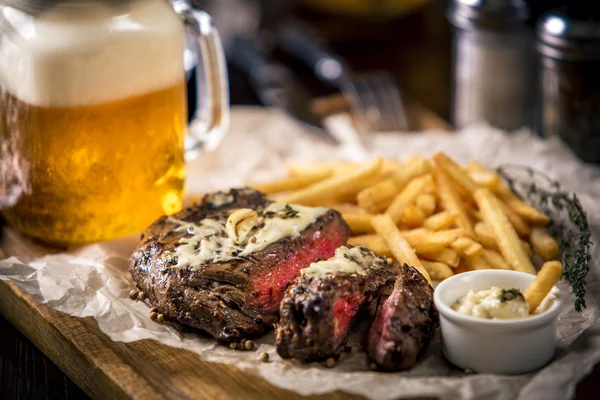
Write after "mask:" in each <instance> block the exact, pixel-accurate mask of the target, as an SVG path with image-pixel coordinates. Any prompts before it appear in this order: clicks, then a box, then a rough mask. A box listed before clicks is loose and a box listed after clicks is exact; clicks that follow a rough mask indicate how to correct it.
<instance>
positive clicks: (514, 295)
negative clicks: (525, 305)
mask: <svg viewBox="0 0 600 400" xmlns="http://www.w3.org/2000/svg"><path fill="white" fill-rule="evenodd" d="M515 299H521V300H525V297H523V293H521V291H520V290H519V289H514V288H513V289H502V291H501V292H500V302H501V303H504V302H506V301H511V300H515Z"/></svg>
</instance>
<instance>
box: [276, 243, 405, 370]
mask: <svg viewBox="0 0 600 400" xmlns="http://www.w3.org/2000/svg"><path fill="white" fill-rule="evenodd" d="M348 247H350V246H348ZM365 250H367V249H365ZM367 251H369V252H371V250H367ZM371 253H372V252H371ZM373 255H374V253H373ZM379 259H380V261H382V262H383V263H384V266H385V267H384V268H378V269H376V268H369V266H366V269H367V274H366V275H357V274H347V273H338V274H335V275H327V276H326V277H323V278H316V277H311V276H307V275H303V276H300V277H298V278H297V279H296V282H295V283H294V284H293V285H292V286H290V287H289V288H288V290H287V291H286V293H285V296H284V298H283V300H282V301H281V307H280V310H279V314H280V318H279V322H278V323H277V324H276V328H275V329H276V336H277V338H276V347H277V352H278V353H279V355H280V356H281V357H282V358H296V359H299V360H302V361H306V362H308V361H320V360H324V359H327V358H329V357H333V356H336V355H337V354H339V352H340V349H341V347H342V345H343V344H344V343H345V341H346V339H347V337H348V334H349V332H350V329H351V328H352V326H353V324H354V322H356V321H355V320H356V316H357V315H359V313H360V314H362V312H361V311H364V310H366V309H368V307H369V305H370V304H371V303H372V302H373V300H375V299H377V298H378V296H379V293H380V291H381V290H385V289H386V288H387V289H388V291H389V290H391V288H392V286H393V283H394V279H395V277H396V275H397V271H398V270H397V268H398V267H399V266H398V265H397V264H389V263H388V262H387V261H386V260H385V258H381V257H379Z"/></svg>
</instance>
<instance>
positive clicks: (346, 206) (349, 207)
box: [323, 203, 369, 214]
mask: <svg viewBox="0 0 600 400" xmlns="http://www.w3.org/2000/svg"><path fill="white" fill-rule="evenodd" d="M323 207H327V208H332V209H334V210H336V211H337V212H339V213H342V214H369V212H367V210H365V209H363V208H361V207H359V206H357V205H356V204H352V203H330V204H326V203H324V204H323Z"/></svg>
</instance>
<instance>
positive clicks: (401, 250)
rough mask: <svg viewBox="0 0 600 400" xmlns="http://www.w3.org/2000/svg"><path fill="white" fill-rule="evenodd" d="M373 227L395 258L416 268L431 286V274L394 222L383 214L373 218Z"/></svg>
mask: <svg viewBox="0 0 600 400" xmlns="http://www.w3.org/2000/svg"><path fill="white" fill-rule="evenodd" d="M372 223H373V227H374V228H375V231H376V232H377V233H378V234H379V235H381V237H382V238H383V240H384V241H385V242H386V244H387V245H388V247H389V248H390V250H391V251H392V254H393V255H394V258H395V259H396V260H397V261H398V262H399V263H400V264H403V263H406V264H408V265H410V266H412V267H414V268H416V269H417V270H418V271H419V272H420V273H421V274H423V276H424V277H425V279H427V282H429V284H431V278H430V277H429V273H428V272H427V270H426V269H425V268H424V267H423V264H422V263H421V261H420V260H419V258H418V257H417V255H416V254H415V251H414V249H413V248H412V247H411V246H410V244H408V242H407V241H406V239H404V237H402V235H401V234H400V231H399V230H398V227H396V224H395V223H394V221H393V220H392V219H391V218H390V216H389V215H387V214H381V215H377V216H375V217H373V221H372Z"/></svg>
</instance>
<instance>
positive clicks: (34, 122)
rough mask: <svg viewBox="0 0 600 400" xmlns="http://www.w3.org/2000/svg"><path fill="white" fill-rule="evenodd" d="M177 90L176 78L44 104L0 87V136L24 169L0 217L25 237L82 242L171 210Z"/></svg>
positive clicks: (180, 131) (178, 132)
mask: <svg viewBox="0 0 600 400" xmlns="http://www.w3.org/2000/svg"><path fill="white" fill-rule="evenodd" d="M185 90H186V89H185V86H184V82H181V83H179V84H176V85H174V86H172V87H168V88H166V89H162V90H157V91H154V92H151V93H147V94H141V95H138V96H134V97H129V98H125V99H120V100H116V101H111V102H107V103H103V104H94V105H83V106H74V107H45V106H37V105H31V104H27V103H26V102H24V101H21V100H19V99H17V98H16V97H14V96H12V95H11V94H9V93H8V91H6V90H2V89H1V88H0V110H3V112H2V113H1V114H0V140H1V141H2V143H14V144H15V146H16V147H15V148H13V149H12V150H11V151H12V152H13V154H16V155H18V158H19V159H20V160H21V161H22V164H23V167H24V169H25V171H23V172H24V173H25V174H26V177H25V181H24V185H25V187H24V188H23V193H22V194H21V195H20V198H19V199H18V200H17V203H16V205H14V206H13V207H11V208H9V209H7V210H4V211H3V215H4V216H5V218H6V219H7V220H8V221H9V222H10V223H11V224H12V225H13V226H15V227H16V228H17V229H19V230H20V231H22V232H24V233H26V234H28V235H30V236H33V237H37V238H40V239H43V240H46V241H48V240H49V241H52V242H58V243H84V242H91V241H99V240H106V239H112V238H116V237H122V236H125V235H128V234H132V233H135V232H138V231H140V230H142V229H144V228H145V227H146V226H148V225H149V224H150V223H151V222H152V221H154V220H155V219H156V218H157V217H158V216H160V215H163V214H171V213H174V212H176V211H178V210H179V209H180V208H181V204H182V196H183V186H184V178H185V165H184V149H183V143H184V135H185V133H186V127H187V125H186V124H187V117H186V110H187V108H186V92H185ZM17 136H18V138H17ZM16 139H18V140H16Z"/></svg>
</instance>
